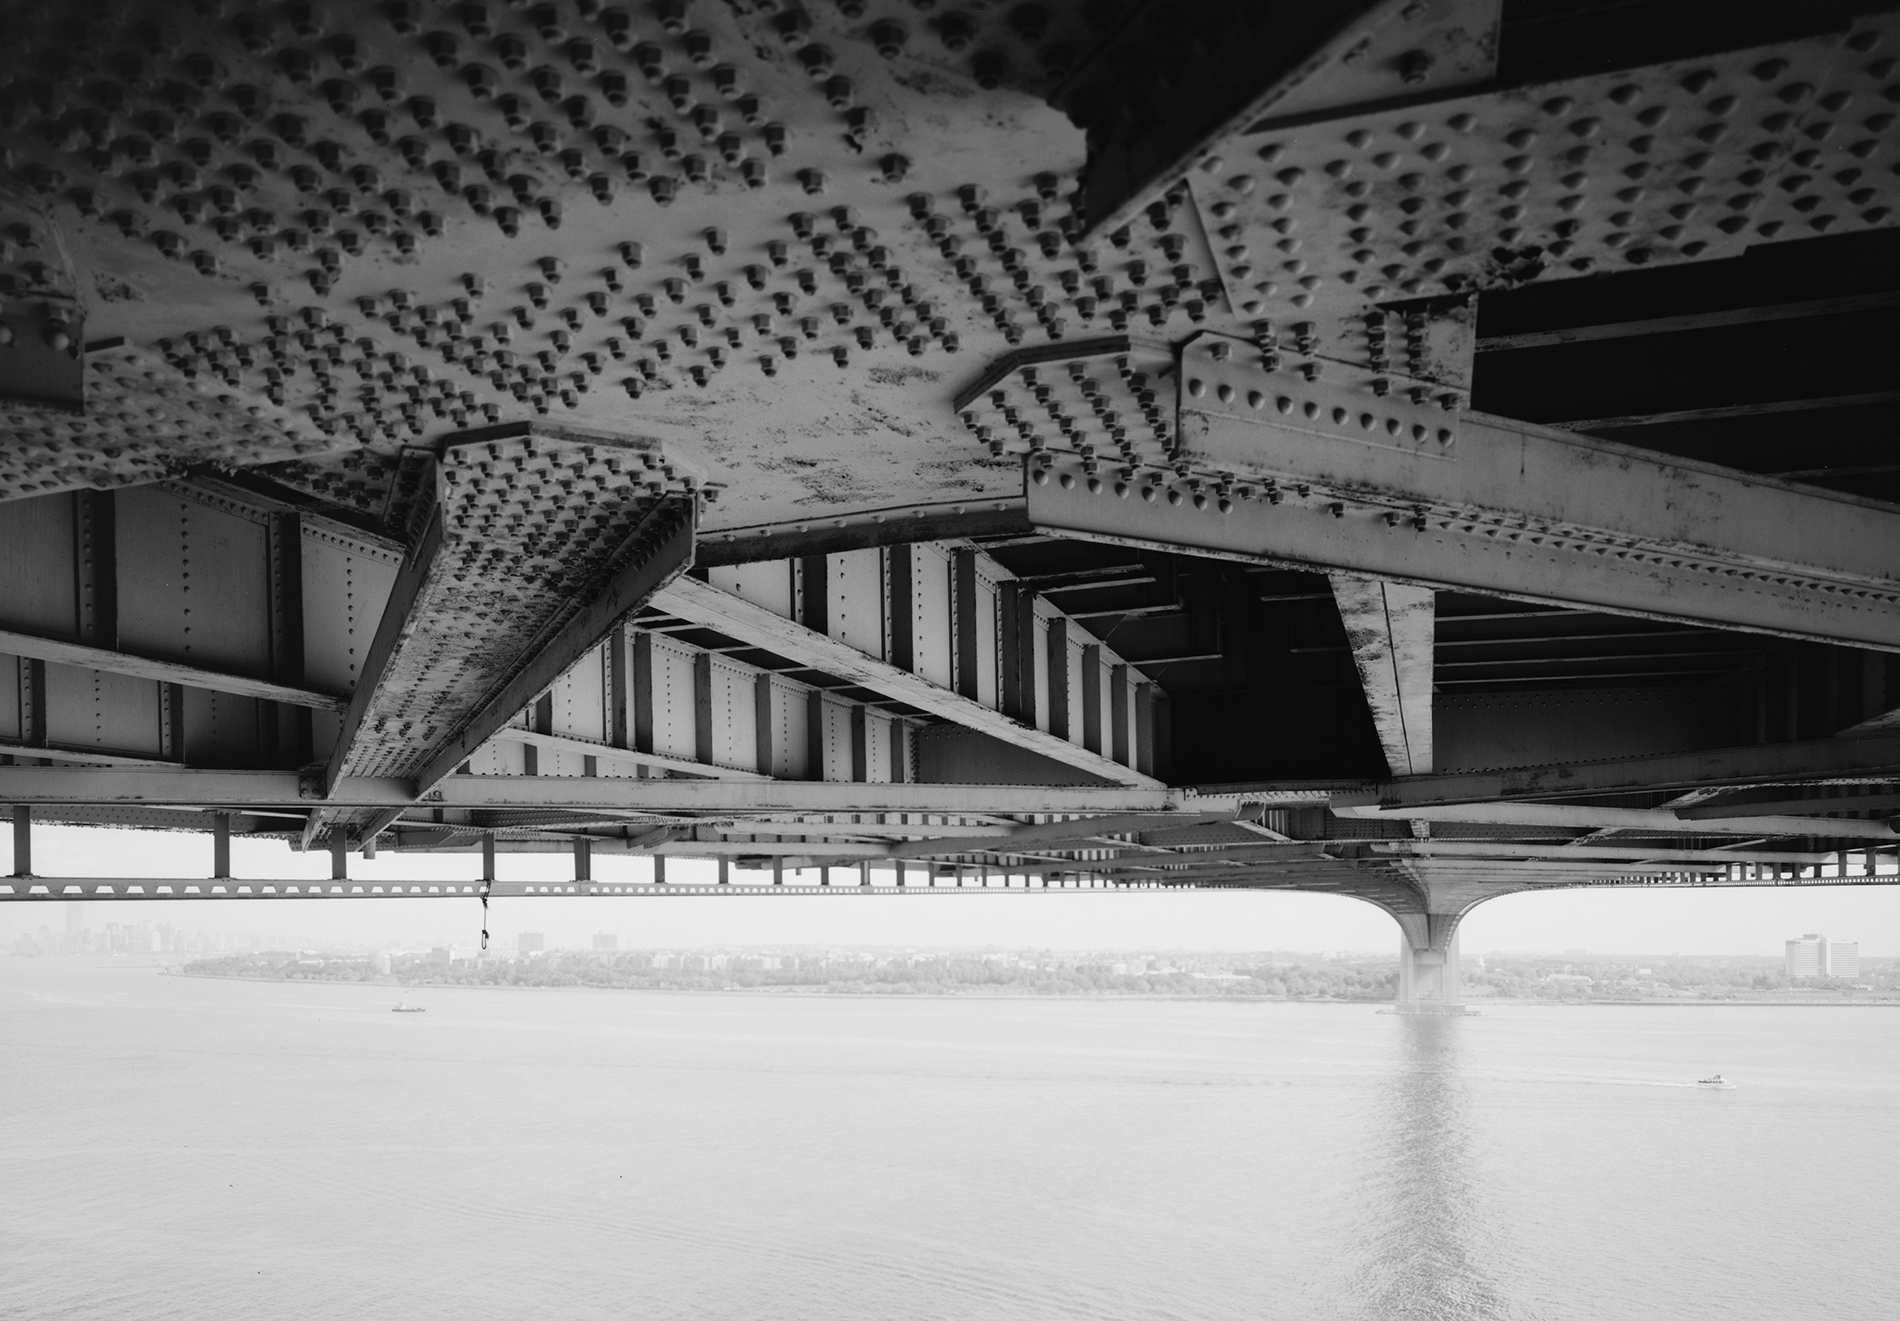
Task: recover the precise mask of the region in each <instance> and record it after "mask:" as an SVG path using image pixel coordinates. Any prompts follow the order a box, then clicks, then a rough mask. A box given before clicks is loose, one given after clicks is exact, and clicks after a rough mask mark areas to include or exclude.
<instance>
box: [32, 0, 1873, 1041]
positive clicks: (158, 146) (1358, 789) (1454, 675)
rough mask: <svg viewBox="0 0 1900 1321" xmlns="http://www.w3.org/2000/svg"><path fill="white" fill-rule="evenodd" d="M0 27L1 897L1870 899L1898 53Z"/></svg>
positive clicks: (1135, 15) (1194, 12) (842, 6)
mask: <svg viewBox="0 0 1900 1321" xmlns="http://www.w3.org/2000/svg"><path fill="white" fill-rule="evenodd" d="M4 17H5V21H6V23H7V24H8V29H9V32H10V34H12V36H13V39H12V40H10V41H9V42H8V43H7V47H6V49H5V50H4V51H0V171H3V172H4V177H0V681H4V683H5V685H6V688H7V694H6V696H5V697H0V804H7V805H10V806H11V809H12V820H13V827H14V848H15V860H14V867H13V873H14V874H13V876H12V877H11V878H10V879H7V880H5V881H4V883H0V902H41V901H49V900H69V899H84V900H88V901H123V900H140V901H145V900H153V899H178V900H184V899H193V900H199V899H213V898H216V899H229V900H235V899H255V898H290V897H295V898H300V899H338V898H374V897H379V896H380V897H392V896H394V895H395V894H396V893H397V891H396V890H395V889H394V888H391V887H389V886H385V887H383V888H382V889H380V890H379V889H378V888H377V887H376V886H374V885H368V884H364V883H362V882H358V881H352V880H351V879H350V877H349V858H350V857H351V856H352V855H365V854H374V853H375V852H376V851H378V850H388V851H392V852H397V853H406V852H462V853H468V854H470V855H471V862H470V879H469V880H468V881H467V882H466V883H461V884H457V885H454V886H451V885H449V884H447V883H442V884H440V885H438V886H436V887H435V888H433V889H431V888H428V887H424V888H423V889H421V890H417V889H414V888H412V887H405V888H404V889H403V891H402V893H403V894H405V895H407V896H409V897H418V896H428V895H436V896H439V897H444V898H447V897H460V898H464V899H466V898H468V897H469V896H471V895H484V894H485V895H487V896H488V897H490V898H493V897H495V896H503V895H512V894H517V893H527V892H528V890H527V889H525V888H523V887H522V886H520V885H516V884H513V883H509V882H502V881H499V880H497V879H495V872H494V866H493V860H494V858H495V856H496V855H497V854H498V853H500V852H512V851H517V850H521V851H534V852H560V853H565V854H570V855H571V856H572V858H573V864H574V873H573V881H572V883H571V884H569V885H563V886H560V887H553V886H546V887H541V888H538V889H536V890H535V891H534V892H535V893H537V894H539V893H547V894H555V893H561V894H575V895H580V894H612V895H624V896H627V897H658V896H662V895H679V894H689V893H691V894H702V893H703V894H718V895H729V896H740V895H747V896H770V897H784V896H790V895H794V894H798V895H820V894H822V895H827V896H833V897H836V896H842V895H846V894H852V895H857V896H860V897H880V898H884V897H899V896H903V897H910V896H915V895H937V894H949V893H959V894H968V893H990V892H997V893H1002V892H1005V891H1007V892H1010V893H1014V894H1022V893H1025V892H1034V893H1048V894H1052V895H1053V894H1060V893H1067V892H1076V891H1082V890H1088V889H1100V888H1104V887H1117V888H1128V887H1167V888H1236V887H1241V888H1263V889H1270V888H1291V889H1301V890H1315V891H1326V892H1331V893H1338V894H1344V895H1348V896H1351V897H1354V898H1358V899H1361V900H1365V901H1367V902H1371V903H1374V904H1377V905H1378V906H1380V907H1381V908H1383V909H1384V910H1386V911H1387V912H1389V913H1391V914H1392V915H1393V916H1394V918H1395V919H1396V920H1397V922H1398V924H1399V926H1400V928H1401V931H1402V945H1403V948H1404V950H1405V960H1404V967H1405V977H1404V979H1403V986H1404V995H1405V998H1406V999H1407V1000H1408V1001H1417V1002H1426V1003H1430V1002H1434V1001H1437V1002H1449V1003H1455V1001H1456V999H1457V985H1456V957H1455V949H1456V944H1455V942H1456V932H1457V926H1458V922H1459V920H1460V919H1461V918H1462V916H1463V915H1464V914H1465V913H1467V912H1469V911H1470V909H1471V908H1472V907H1473V906H1474V905H1475V904H1477V903H1479V902H1482V901H1483V900H1484V899H1486V898H1490V897H1493V896H1495V895H1499V894H1506V893H1512V892H1518V891H1525V890H1534V889H1540V888H1547V887H1553V886H1580V885H1812V884H1887V883H1892V882H1893V881H1894V880H1895V879H1896V872H1900V853H1897V852H1896V850H1897V849H1900V835H1897V834H1896V831H1895V827H1894V824H1893V822H1894V820H1895V817H1896V813H1900V662H1896V660H1895V654H1896V653H1897V652H1900V504H1897V503H1896V500H1897V499H1900V465H1896V464H1895V463H1894V461H1893V456H1892V454H1891V452H1890V451H1891V444H1890V440H1889V438H1890V437H1891V436H1892V435H1893V432H1894V426H1895V423H1896V421H1900V392H1897V391H1896V390H1895V389H1894V382H1893V379H1892V363H1893V362H1894V360H1895V350H1896V349H1900V322H1896V320H1895V319H1894V317H1893V316H1892V309H1893V308H1894V307H1895V306H1896V305H1900V133H1896V132H1895V131H1894V125H1895V118H1894V115H1895V111H1894V105H1895V103H1896V102H1897V101H1900V77H1897V75H1896V70H1897V69H1900V64H1896V60H1900V17H1897V16H1896V15H1895V14H1894V13H1892V12H1886V11H1883V10H1882V9H1881V7H1880V6H1879V5H1851V4H1833V3H1817V4H1811V5H1803V6H1789V5H1786V4H1781V3H1772V2H1770V0H1760V2H1757V0H1740V2H1738V0H1722V3H1715V2H1714V0H1708V2H1707V3H1704V2H1703V0H1654V2H1653V3H1652V2H1650V0H1639V2H1638V3H1635V4H1631V3H1629V0H1576V2H1575V3H1570V4H1566V5H1564V6H1561V7H1557V6H1551V5H1548V4H1541V3H1537V2H1536V0H1329V2H1327V3H1315V4H1302V5H1297V6H1284V7H1283V6H1275V5H1266V4H1233V3H1225V2H1223V0H1126V2H1125V3H1123V2H1117V0H1038V2H1036V3H1017V4H993V5H986V4H968V5H964V6H956V5H945V6H943V7H941V9H939V8H935V7H931V6H925V5H922V4H912V5H904V4H899V3H897V0H849V3H847V2H846V0H836V3H833V0H808V2H807V3H800V2H799V0H770V2H767V0H728V2H727V3H724V4H719V3H715V2H714V0H626V2H624V3H611V2H605V0H550V2H549V3H545V4H534V5H525V4H514V3H508V4H503V3H489V2H485V0H473V2H470V3H434V0H400V2H398V3H373V2H372V0H310V2H309V3H299V4H288V5H278V4H265V3H251V2H250V0H241V2H237V3H224V4H216V3H212V4H202V3H200V4H185V3H172V2H168V0H145V2H143V3H128V4H124V5H115V6H106V7H97V6H94V7H80V8H73V7H60V6H48V5H32V4H29V5H10V6H6V12H5V15H4ZM41 822H46V823H55V822H57V823H72V824H80V825H92V826H102V827H112V828H118V829H125V830H173V831H197V832H201V833H203V834H205V835H206V836H207V837H208V839H209V841H210V843H211V863H210V865H209V867H208V868H207V871H208V872H209V875H208V877H207V878H206V879H205V880H204V881H203V882H200V883H184V882H176V883H171V884H169V885H163V884H162V883H158V882H151V883H145V884H139V883H127V882H124V881H107V880H100V879H85V878H77V879H56V878H44V877H39V876H36V875H35V874H34V869H33V864H32V857H31V854H32V836H33V827H34V825H35V824H36V823H41ZM232 838H269V839H280V840H284V841H287V842H288V843H289V844H290V845H291V846H292V847H293V848H295V849H298V850H313V851H317V852H327V853H328V854H329V855H330V856H331V859H332V863H331V867H330V870H331V872H332V873H333V877H332V879H331V880H330V881H328V882H327V883H322V884H318V883H313V882H307V881H306V882H288V881H282V880H270V879H266V878H250V879H245V878H240V877H235V876H233V875H232V874H231V866H230V840H231V839H232ZM643 854H644V855H647V856H649V857H651V858H653V859H654V860H655V865H656V869H658V870H659V871H660V872H661V873H662V874H663V867H664V860H665V859H667V858H670V857H694V858H707V859H714V860H716V861H717V863H718V867H719V876H720V881H719V883H717V884H713V885H709V886H686V885H677V884H665V883H659V882H655V883H644V882H643V883H641V884H638V885H620V884H607V883H604V882H596V881H595V880H594V879H593V876H592V865H593V860H594V859H595V858H596V857H608V856H626V855H635V856H637V855H643ZM477 856H479V857H480V858H481V859H482V860H483V861H482V862H480V863H479V864H478V863H477V862H476V861H475V858H476V857H477ZM813 869H817V874H818V875H822V876H824V877H826V878H828V879H830V880H832V881H833V883H831V884H822V885H821V884H804V883H801V882H800V881H799V880H798V879H797V878H796V876H794V877H791V878H788V877H787V873H788V872H790V873H799V872H807V871H812V870H813ZM1005 878H1006V879H1005ZM999 882H1000V883H999Z"/></svg>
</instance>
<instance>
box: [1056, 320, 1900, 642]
mask: <svg viewBox="0 0 1900 1321" xmlns="http://www.w3.org/2000/svg"><path fill="white" fill-rule="evenodd" d="M1232 348H1233V346H1232V345H1231V343H1228V342H1225V341H1221V340H1218V339H1204V340H1201V341H1196V342H1195V343H1194V344H1192V345H1190V346H1189V347H1188V348H1187V349H1186V350H1184V351H1183V359H1182V366H1181V373H1180V374H1181V375H1182V376H1183V377H1184V378H1185V379H1184V381H1183V383H1182V389H1181V394H1180V405H1181V413H1180V429H1179V445H1180V449H1179V461H1180V462H1181V463H1184V464H1186V465H1187V466H1188V468H1189V470H1190V473H1191V474H1192V475H1191V476H1189V477H1186V478H1181V477H1178V476H1177V475H1176V474H1174V473H1170V472H1166V471H1156V472H1153V473H1150V474H1149V475H1148V476H1147V477H1145V478H1138V479H1137V480H1135V481H1133V482H1128V481H1124V482H1121V483H1118V484H1116V489H1115V490H1111V489H1110V485H1109V483H1107V482H1104V481H1102V480H1101V479H1100V478H1099V477H1097V475H1096V474H1094V473H1091V472H1088V471H1087V468H1086V465H1085V464H1084V462H1083V461H1082V460H1081V459H1080V458H1075V457H1071V456H1069V455H1067V454H1056V455H1053V458H1054V463H1053V466H1040V465H1036V464H1032V465H1030V468H1029V471H1030V473H1031V475H1032V476H1037V477H1038V478H1039V479H1038V480H1034V481H1031V482H1029V483H1028V485H1027V487H1026V491H1027V500H1028V506H1029V518H1030V521H1031V523H1033V524H1034V525H1035V526H1036V527H1038V528H1039V529H1041V530H1043V531H1046V532H1049V533H1051V534H1055V535H1067V536H1075V537H1081V538H1085V539H1089V540H1095V541H1103V542H1109V543H1113V544H1118V545H1127V546H1136V547H1145V548H1153V549H1161V550H1188V551H1192V552H1195V553H1200V554H1207V555H1213V556H1218V557H1221V558H1228V559H1236V560H1245V561H1253V562H1262V563H1277V564H1283V565H1289V566H1298V567H1307V568H1320V569H1330V570H1340V571H1346V572H1350V573H1357V574H1365V575H1370V576H1376V577H1380V578H1385V579H1389V580H1392V581H1398V582H1407V583H1413V584H1417V585H1420V586H1426V587H1450V588H1457V589H1462V590H1467V591H1477V592H1486V593H1492V594H1496V595H1502V596H1509V597H1514V598H1517V599H1521V600H1529V601H1543V602H1549V603H1553V604H1559V605H1569V606H1582V607H1585V608H1588V609H1592V610H1601V611H1606V612H1610V613H1615V614H1624V615H1631V616H1636V617H1640V618H1647V619H1661V620H1668V621H1672V622H1684V623H1694V624H1701V625H1714V626H1718V627H1725V628H1736V629H1743V630H1747V631H1750V632H1756V633H1767V634H1773V635H1776V636H1782V637H1791V638H1800V639H1804V640H1813V641H1828V642H1840V643H1847V644H1851V645H1855V646H1861V647H1871V648H1875V649H1879V650H1885V651H1900V513H1897V512H1896V511H1895V510H1894V509H1893V507H1892V506H1891V505H1887V504H1883V503H1881V502H1878V501H1872V500H1865V499H1860V498H1858V497H1854V496H1848V495H1843V494H1839V493H1835V492H1828V491H1822V490H1820V489H1818V488H1814V487H1804V486H1798V485H1795V484H1793V483H1788V482H1782V481H1778V480H1776V479H1774V478H1770V477H1763V476H1758V475H1755V474H1751V473H1744V472H1738V471H1735V470H1731V469H1726V468H1721V467H1718V466H1716V465H1714V464H1706V463H1700V462H1697V461H1693V460H1688V459H1682V458H1675V457H1669V456H1663V455H1658V454H1656V453H1653V452H1649V451H1644V450H1639V449H1635V448H1633V447H1630V446H1625V445H1618V444H1616V443H1614V442H1611V441H1606V440H1602V439H1599V438H1596V437H1589V436H1581V435H1575V434H1572V433H1568V432H1564V431H1559V430H1555V429H1552V428H1549V427H1540V426H1535V425H1532V424H1529V423H1522V422H1513V421H1509V420H1506V419H1502V418H1494V417H1487V416H1483V415H1479V414H1471V413H1465V414H1458V413H1455V412H1444V411H1441V410H1439V409H1438V408H1436V407H1435V406H1424V407H1422V406H1421V405H1419V404H1418V403H1416V402H1408V401H1406V400H1405V399H1402V398H1399V397H1397V396H1396V395H1391V396H1380V395H1378V394H1377V393H1376V392H1375V391H1374V390H1373V389H1372V388H1371V384H1370V382H1369V381H1362V380H1359V379H1358V378H1357V377H1355V376H1353V375H1352V373H1350V372H1347V371H1346V369H1344V368H1335V369H1333V376H1331V377H1328V376H1326V375H1323V374H1322V375H1321V376H1320V377H1319V378H1317V379H1316V380H1315V381H1312V382H1309V381H1306V380H1305V379H1304V378H1302V377H1300V376H1299V375H1297V374H1296V373H1293V372H1290V371H1274V372H1268V371H1263V370H1261V369H1260V368H1259V367H1257V366H1253V365H1248V364H1247V363H1245V362H1243V361H1242V358H1243V357H1245V356H1246V355H1245V354H1239V353H1234V352H1232ZM1217 351H1219V352H1221V355H1222V356H1219V357H1217V356H1215V355H1216V352H1217ZM1309 413H1310V415H1309ZM1210 486H1211V487H1214V488H1217V489H1216V490H1215V491H1210V490H1208V488H1209V487H1210ZM1117 491H1121V492H1126V493H1127V494H1126V495H1125V497H1124V498H1122V499H1117V498H1115V496H1116V493H1117ZM1248 497H1251V498H1248ZM1223 510H1225V512H1223Z"/></svg>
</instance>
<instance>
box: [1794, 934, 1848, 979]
mask: <svg viewBox="0 0 1900 1321" xmlns="http://www.w3.org/2000/svg"><path fill="white" fill-rule="evenodd" d="M1786 948H1787V960H1788V977H1789V980H1791V981H1792V980H1793V979H1795V978H1797V977H1825V976H1827V975H1828V971H1827V937H1826V936H1823V935H1821V934H1820V933H1819V932H1814V931H1810V932H1809V933H1808V934H1807V935H1805V936H1803V937H1801V939H1799V940H1791V941H1789V942H1788V943H1787V947H1786ZM1856 953H1858V947H1856ZM1856 966H1858V960H1856Z"/></svg>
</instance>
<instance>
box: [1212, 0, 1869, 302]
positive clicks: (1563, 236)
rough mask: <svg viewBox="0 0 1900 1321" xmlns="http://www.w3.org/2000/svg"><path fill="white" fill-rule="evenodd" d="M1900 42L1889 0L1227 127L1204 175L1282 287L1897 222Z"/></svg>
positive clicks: (1252, 285)
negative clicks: (1527, 78)
mask: <svg viewBox="0 0 1900 1321" xmlns="http://www.w3.org/2000/svg"><path fill="white" fill-rule="evenodd" d="M1897 47H1900V19H1897V18H1896V17H1895V16H1892V15H1883V16H1878V17H1873V18H1868V19H1863V20H1861V21H1860V22H1858V23H1857V24H1856V25H1855V26H1854V28H1853V29H1852V30H1851V31H1850V32H1848V33H1846V34H1844V35H1837V36H1830V37H1823V38H1814V39H1810V40H1805V41H1800V42H1790V43H1784V44H1781V45H1776V46H1769V47H1759V48H1755V49H1751V50H1743V51H1735V52H1730V53H1727V54H1723V55H1718V56H1712V57H1707V58H1699V59H1694V60H1683V61H1677V62H1673V63H1669V64H1661V65H1656V66H1652V67H1649V68H1643V69H1635V70H1624V71H1618V72H1614V73H1604V74H1598V75H1593V76H1590V77H1587V78H1579V79H1573V80H1568V81H1565V82H1561V83H1552V84H1548V85H1544V86H1537V87H1524V88H1513V89H1507V90H1503V91H1487V92H1482V93H1477V94H1473V95H1467V96H1460V97H1453V98H1449V99H1444V100H1439V101H1434V102H1431V103H1429V104H1424V105H1415V106H1408V107H1403V108H1398V109H1393V110H1388V111H1383V112H1379V113H1373V114H1364V115H1353V116H1348V117H1341V118H1336V119H1328V120H1325V121H1323V122H1317V123H1306V122H1295V123H1292V124H1288V125H1284V126H1275V125H1267V126H1264V127H1260V128H1257V129H1256V131H1255V132H1254V133H1252V134H1250V135H1247V136H1245V137H1241V138H1236V139H1234V140H1233V142H1232V143H1231V144H1230V145H1231V147H1232V148H1233V150H1232V151H1231V152H1230V157H1231V159H1230V160H1229V162H1228V168H1227V171H1226V173H1225V174H1223V175H1222V177H1221V179H1220V180H1218V181H1216V183H1215V186H1213V187H1211V188H1208V189H1204V190H1200V192H1199V194H1197V195H1203V196H1204V197H1205V198H1207V199H1212V200H1209V201H1207V205H1209V206H1210V207H1213V208H1218V207H1220V206H1221V205H1222V204H1223V203H1224V204H1226V206H1227V207H1228V208H1229V211H1228V215H1229V217H1230V218H1229V219H1227V220H1226V221H1225V223H1224V225H1223V231H1222V233H1221V234H1219V235H1217V243H1219V242H1221V241H1224V240H1225V239H1227V238H1229V237H1231V238H1232V239H1233V243H1232V244H1231V245H1230V246H1228V247H1227V248H1225V249H1224V250H1223V257H1224V258H1225V263H1224V269H1223V274H1224V275H1225V276H1226V278H1227V281H1228V283H1229V286H1230V287H1232V288H1234V289H1236V290H1237V291H1238V290H1247V291H1250V294H1251V296H1258V297H1259V298H1261V299H1263V300H1265V302H1266V304H1267V305H1268V306H1269V308H1271V306H1272V305H1274V304H1279V305H1281V306H1287V307H1291V308H1299V309H1307V308H1314V309H1317V308H1321V307H1324V306H1326V305H1329V304H1330V305H1344V306H1350V305H1355V304H1358V303H1362V302H1364V301H1366V300H1374V301H1377V300H1382V299H1388V298H1393V297H1400V296H1408V295H1416V294H1421V293H1442V292H1447V291H1450V292H1459V291H1465V290H1472V289H1482V288H1494V287H1508V286H1511V285H1518V284H1524V283H1528V282H1531V281H1536V280H1547V279H1563V278H1570V277H1574V276H1577V275H1582V274H1587V273H1592V272H1597V271H1605V270H1624V269H1629V268H1631V267H1635V266H1643V265H1657V264H1666V263H1670V262H1679V261H1690V260H1697V259H1706V258H1711V257H1720V256H1729V255H1734V254H1736V253H1739V252H1741V251H1742V250H1743V249H1744V248H1745V247H1747V246H1748V245H1749V244H1752V243H1761V242H1771V241H1781V240H1787V239H1794V238H1799V237H1806V236H1813V235H1817V234H1823V233H1841V232H1845V231H1850V230H1854V229H1865V228H1871V227H1876V226H1885V225H1890V224H1892V223H1894V220H1895V216H1896V212H1895V207H1894V202H1895V193H1896V189H1900V180H1896V178H1895V176H1894V172H1893V171H1894V166H1895V165H1896V164H1897V163H1900V135H1897V134H1895V133H1893V132H1892V131H1891V129H1892V125H1893V123H1894V102H1895V99H1896V97H1900V81H1897V80H1896V76H1895V64H1894V56H1895V54H1896V48H1897ZM1243 158H1250V159H1246V160H1245V164H1244V166H1243V164H1242V160H1243ZM1228 227H1231V229H1232V234H1231V235H1229V234H1228V233H1227V232H1226V229H1227V228H1228ZM1242 248H1244V249H1246V251H1244V252H1242V251H1239V249H1242ZM1243 296H1246V295H1243Z"/></svg>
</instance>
